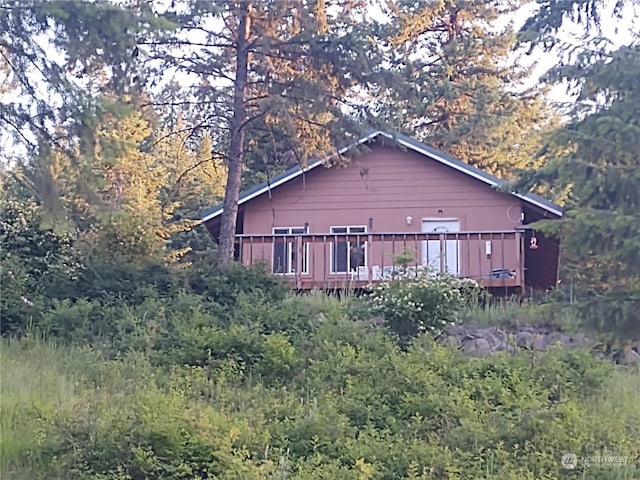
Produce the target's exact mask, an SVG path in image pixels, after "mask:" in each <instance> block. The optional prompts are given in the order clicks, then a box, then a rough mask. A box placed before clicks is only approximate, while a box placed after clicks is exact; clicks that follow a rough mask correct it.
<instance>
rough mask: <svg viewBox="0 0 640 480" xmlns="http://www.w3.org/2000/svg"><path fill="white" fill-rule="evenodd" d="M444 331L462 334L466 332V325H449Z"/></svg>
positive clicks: (448, 333) (450, 333) (449, 333)
mask: <svg viewBox="0 0 640 480" xmlns="http://www.w3.org/2000/svg"><path fill="white" fill-rule="evenodd" d="M444 332H445V333H446V334H447V335H455V336H460V335H463V334H464V332H465V328H464V325H458V324H454V325H447V328H445V330H444Z"/></svg>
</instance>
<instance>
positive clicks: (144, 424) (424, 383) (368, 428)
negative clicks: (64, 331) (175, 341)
mask: <svg viewBox="0 0 640 480" xmlns="http://www.w3.org/2000/svg"><path fill="white" fill-rule="evenodd" d="M263 338H264V345H265V348H264V350H263V354H262V356H261V359H260V360H259V362H258V364H256V365H257V366H256V369H257V368H258V365H259V366H260V368H262V369H263V370H262V372H261V373H267V372H271V371H275V372H281V373H279V374H278V377H279V379H280V382H281V383H279V384H278V386H277V388H271V387H269V386H268V385H267V384H266V383H264V382H263V381H262V380H260V379H259V378H258V376H248V377H246V378H245V380H244V381H239V379H238V377H237V376H229V375H228V372H225V371H221V370H213V369H211V368H209V367H207V366H190V367H187V366H183V365H178V364H173V363H172V359H169V358H167V357H165V359H164V361H163V363H162V364H161V365H158V367H154V366H153V365H152V364H151V363H150V362H149V360H148V359H147V358H145V357H146V355H144V354H142V353H141V352H138V353H130V354H128V355H127V356H126V357H124V358H122V359H118V360H104V359H103V358H102V357H101V356H100V355H98V354H97V352H95V351H93V350H90V349H87V348H82V349H79V348H77V347H65V348H56V347H54V346H52V345H50V344H48V343H45V342H42V341H41V340H38V339H34V338H24V339H22V340H21V341H20V342H6V341H5V342H4V343H3V345H2V349H3V362H2V364H1V365H0V369H1V370H2V371H1V373H2V377H3V395H2V396H1V397H0V404H1V406H2V408H1V409H0V412H1V413H0V422H1V423H0V424H1V426H2V429H1V432H2V442H1V443H0V445H1V448H2V456H1V458H2V464H1V465H0V472H1V473H2V477H3V478H5V477H6V478H10V479H22V478H35V479H39V478H61V479H65V478H69V479H71V478H88V479H96V480H98V479H104V478H149V479H154V478H167V477H171V478H194V477H197V476H200V478H256V479H264V478H266V479H283V478H292V479H293V478H296V479H313V478H318V477H317V476H318V475H322V476H323V478H327V479H330V480H333V479H336V480H338V479H342V478H354V479H358V480H360V479H363V478H371V479H381V480H387V479H388V480H392V479H393V480H395V479H398V478H400V479H410V478H440V477H443V478H447V476H448V477H450V478H456V475H458V476H464V478H466V477H467V476H468V477H469V478H485V479H488V480H498V479H504V478H512V479H514V480H515V479H522V478H524V479H531V480H533V479H538V478H578V477H580V478H593V479H596V480H599V479H602V480H605V479H611V478H621V479H622V478H636V477H637V475H638V473H639V472H638V469H637V466H635V465H634V464H633V459H634V458H636V457H637V455H638V453H640V452H639V451H638V445H637V442H635V439H636V438H637V436H638V434H640V430H638V429H639V428H640V427H639V426H640V410H639V409H638V404H637V396H638V395H639V394H640V376H638V372H637V371H635V370H618V369H615V367H614V366H613V365H612V364H610V363H609V362H604V361H602V360H599V359H597V358H595V357H593V356H592V355H590V354H589V353H587V352H584V351H580V350H573V351H563V350H560V349H556V350H552V351H549V352H546V353H531V352H529V353H523V354H518V355H502V356H495V357H492V358H483V359H479V358H476V359H470V358H466V357H464V356H463V355H461V354H460V353H459V352H455V351H452V350H450V349H448V348H446V347H443V346H440V345H437V344H436V343H434V341H433V340H432V339H431V338H430V337H429V336H422V337H418V338H416V339H415V340H414V341H413V342H412V344H411V345H410V346H409V348H408V349H401V348H400V347H398V346H397V345H395V344H394V342H393V340H392V339H391V338H390V337H388V336H387V335H385V334H383V333H382V332H381V331H380V330H375V329H372V328H370V327H367V326H366V325H364V324H360V323H354V322H350V321H345V320H336V319H328V320H327V321H325V322H322V323H321V325H319V327H318V329H317V330H316V332H315V333H313V334H311V335H309V336H308V337H307V338H306V339H305V343H304V347H302V345H303V344H299V345H300V346H298V345H296V342H294V341H291V340H287V339H286V336H285V335H282V334H267V335H264V336H263ZM230 356H231V357H232V356H233V354H231V353H230ZM294 359H295V360H294ZM260 362H262V363H260ZM300 362H302V364H304V368H303V369H302V368H300V365H298V363H300ZM288 369H294V370H296V371H297V374H296V375H290V374H289V373H288V372H287V370H288ZM264 380H267V379H264ZM565 452H573V453H575V454H576V455H578V457H581V456H593V455H599V454H610V455H618V456H621V457H625V458H626V459H627V460H628V464H627V465H621V466H610V467H609V466H607V467H606V468H597V467H596V466H593V465H592V466H591V467H586V466H584V465H579V466H578V467H577V468H576V469H575V470H574V471H568V470H564V469H562V468H561V467H560V464H559V461H560V457H561V456H562V455H563V454H564V453H565Z"/></svg>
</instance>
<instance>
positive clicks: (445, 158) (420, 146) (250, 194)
mask: <svg viewBox="0 0 640 480" xmlns="http://www.w3.org/2000/svg"><path fill="white" fill-rule="evenodd" d="M377 137H384V138H387V139H390V140H393V141H395V142H396V143H397V144H398V145H401V146H402V147H404V148H407V149H409V150H413V151H415V152H418V153H421V154H422V155H424V156H426V157H429V158H431V159H433V160H435V161H437V162H439V163H441V164H443V165H446V166H448V167H450V168H453V169H454V170H457V171H459V172H461V173H464V174H465V175H468V176H470V177H472V178H475V179H476V180H479V181H481V182H483V183H485V184H487V185H489V186H490V187H492V188H496V189H497V188H503V187H506V186H508V183H507V182H505V181H504V180H501V179H499V178H498V177H496V176H494V175H491V174H489V173H487V172H484V171H483V170H480V169H479V168H476V167H474V166H472V165H469V164H467V163H464V162H463V161H462V160H459V159H457V158H454V157H452V156H451V155H448V154H446V153H444V152H441V151H440V150H437V149H435V148H433V147H431V146H429V145H426V144H424V143H420V142H417V141H415V140H413V139H412V138H410V137H407V136H406V135H402V134H400V133H396V132H382V131H380V130H375V131H372V132H370V133H369V134H368V135H366V136H365V137H363V138H361V139H360V140H358V141H357V142H356V143H354V144H352V145H349V146H347V147H345V148H343V149H341V150H340V151H339V152H340V154H343V153H345V152H347V151H349V150H350V149H352V148H354V147H356V146H358V145H362V144H363V143H366V142H368V141H370V140H373V139H375V138H377ZM325 162H326V159H323V160H317V161H315V162H313V163H311V164H309V165H307V166H306V167H300V166H296V167H293V168H290V169H289V170H287V171H285V172H283V173H281V174H279V175H276V176H275V177H273V178H272V179H270V180H269V181H267V182H264V183H261V184H260V185H256V186H255V187H252V188H250V189H248V190H246V191H244V192H242V193H241V194H240V199H239V200H238V204H239V205H242V204H244V203H246V202H248V201H249V200H251V199H253V198H255V197H257V196H259V195H262V194H263V193H267V192H269V191H270V190H272V189H274V188H276V187H278V186H280V185H282V184H283V183H286V182H288V181H290V180H293V179H294V178H296V177H298V176H300V175H302V174H303V173H306V172H308V171H310V170H313V169H314V168H317V167H319V166H321V165H323V164H324V163H325ZM511 195H514V196H516V197H518V198H520V199H521V200H523V201H525V202H527V203H530V204H531V205H534V206H536V207H539V208H541V209H543V210H545V211H548V212H550V213H552V214H554V215H557V216H559V217H561V216H562V208H561V207H560V206H558V205H556V204H555V203H553V202H550V201H549V200H547V199H546V198H543V197H541V196H539V195H535V194H531V193H529V194H520V193H513V192H512V193H511ZM222 208H223V207H222V204H219V205H216V206H214V207H211V208H209V209H207V210H206V211H205V212H204V213H203V215H202V221H203V222H207V221H209V220H212V219H213V218H215V217H217V216H219V215H220V214H221V213H222Z"/></svg>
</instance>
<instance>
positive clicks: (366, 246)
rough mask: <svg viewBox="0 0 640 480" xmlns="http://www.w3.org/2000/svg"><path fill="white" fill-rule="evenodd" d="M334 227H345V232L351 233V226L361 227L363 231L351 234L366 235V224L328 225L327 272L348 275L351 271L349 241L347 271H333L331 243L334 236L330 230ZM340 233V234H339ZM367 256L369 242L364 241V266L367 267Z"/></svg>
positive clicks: (348, 244) (349, 246)
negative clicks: (329, 237)
mask: <svg viewBox="0 0 640 480" xmlns="http://www.w3.org/2000/svg"><path fill="white" fill-rule="evenodd" d="M334 228H346V229H347V234H349V235H351V232H350V230H351V229H352V228H362V229H364V231H363V232H357V233H354V234H353V235H366V234H367V233H368V232H367V226H366V225H331V226H330V227H329V233H330V236H331V237H332V238H331V242H330V243H329V273H330V274H331V275H349V274H350V273H352V272H351V270H350V269H351V265H349V263H351V258H350V257H349V251H350V249H351V242H347V271H346V272H338V271H334V270H333V264H334V258H333V244H334V241H335V237H334V235H335V234H334V232H333V231H332V230H333V229H334ZM339 235H340V234H339ZM368 256H369V242H367V241H365V242H364V267H365V268H368V266H369V262H368Z"/></svg>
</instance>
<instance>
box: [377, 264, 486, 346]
mask: <svg viewBox="0 0 640 480" xmlns="http://www.w3.org/2000/svg"><path fill="white" fill-rule="evenodd" d="M472 283H473V284H475V285H472ZM478 288H479V287H478V286H477V284H476V283H475V282H473V281H471V280H467V279H465V280H458V279H455V278H453V277H451V276H448V275H435V276H432V275H429V274H426V273H423V274H418V275H417V276H415V277H409V276H406V277H404V278H400V279H397V280H388V281H384V282H381V283H379V284H376V285H373V286H371V290H370V293H369V295H368V302H369V305H370V307H371V309H372V312H373V313H375V314H377V315H381V316H382V317H384V319H385V322H386V324H387V326H388V327H389V328H390V329H391V331H392V332H394V333H395V334H397V335H399V336H400V337H401V338H407V337H414V336H416V335H418V334H420V333H423V332H430V333H432V334H434V335H438V334H439V333H441V332H442V331H443V329H444V328H445V327H446V326H447V325H448V324H451V323H455V322H457V321H458V316H459V313H460V311H461V310H462V309H463V308H464V307H465V306H467V305H468V303H469V301H470V298H472V296H473V297H474V298H475V297H477V295H478V293H477V292H478Z"/></svg>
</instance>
